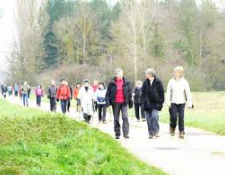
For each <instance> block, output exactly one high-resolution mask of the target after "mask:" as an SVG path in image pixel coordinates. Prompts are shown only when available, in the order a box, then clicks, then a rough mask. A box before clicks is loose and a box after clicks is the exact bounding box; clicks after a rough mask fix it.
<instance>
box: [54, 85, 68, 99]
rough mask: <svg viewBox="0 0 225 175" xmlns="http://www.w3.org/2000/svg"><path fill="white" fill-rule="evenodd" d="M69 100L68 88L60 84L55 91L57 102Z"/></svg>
mask: <svg viewBox="0 0 225 175" xmlns="http://www.w3.org/2000/svg"><path fill="white" fill-rule="evenodd" d="M69 98H70V88H69V87H68V86H67V85H65V84H61V86H60V87H59V88H58V89H57V99H59V100H68V99H69Z"/></svg>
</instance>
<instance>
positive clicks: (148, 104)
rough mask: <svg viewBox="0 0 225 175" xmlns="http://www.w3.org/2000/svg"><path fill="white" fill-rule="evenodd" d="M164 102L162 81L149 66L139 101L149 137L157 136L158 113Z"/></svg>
mask: <svg viewBox="0 0 225 175" xmlns="http://www.w3.org/2000/svg"><path fill="white" fill-rule="evenodd" d="M163 102H164V89H163V85H162V82H161V81H160V80H159V79H158V78H157V77H156V75H155V71H154V70H153V69H151V68H149V69H147V70H146V80H145V81H144V83H143V87H142V94H141V103H142V105H143V107H144V111H145V117H146V120H147V124H148V132H149V138H150V139H152V138H153V136H155V137H159V122H158V121H159V115H158V112H159V111H161V110H162V107H163Z"/></svg>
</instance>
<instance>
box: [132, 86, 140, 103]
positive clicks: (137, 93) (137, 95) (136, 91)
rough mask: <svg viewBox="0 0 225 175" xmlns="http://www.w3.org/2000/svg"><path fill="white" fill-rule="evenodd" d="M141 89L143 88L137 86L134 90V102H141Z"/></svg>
mask: <svg viewBox="0 0 225 175" xmlns="http://www.w3.org/2000/svg"><path fill="white" fill-rule="evenodd" d="M141 91H142V88H139V87H135V88H134V90H133V94H134V104H141Z"/></svg>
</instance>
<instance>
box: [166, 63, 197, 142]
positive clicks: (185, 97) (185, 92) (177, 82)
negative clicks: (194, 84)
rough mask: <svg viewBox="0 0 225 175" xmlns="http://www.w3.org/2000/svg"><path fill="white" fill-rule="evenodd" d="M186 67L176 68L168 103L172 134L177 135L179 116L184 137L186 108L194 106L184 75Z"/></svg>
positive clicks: (169, 90) (180, 131) (170, 84)
mask: <svg viewBox="0 0 225 175" xmlns="http://www.w3.org/2000/svg"><path fill="white" fill-rule="evenodd" d="M183 72H184V68H183V67H182V66H178V67H176V68H175V69H174V76H173V78H172V79H170V81H169V83H168V86H167V93H166V103H167V105H168V107H169V108H170V117H171V118H170V134H171V136H174V135H175V130H176V126H177V118H178V125H179V137H180V138H184V110H185V105H186V104H187V106H188V108H189V109H191V108H193V107H194V106H193V102H192V97H191V91H190V87H189V83H188V81H187V80H186V79H185V78H184V76H183Z"/></svg>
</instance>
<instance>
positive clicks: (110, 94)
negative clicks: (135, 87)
mask: <svg viewBox="0 0 225 175" xmlns="http://www.w3.org/2000/svg"><path fill="white" fill-rule="evenodd" d="M123 82H124V83H123V93H124V100H125V104H126V105H129V107H130V108H132V107H133V101H132V90H131V86H130V82H129V81H128V80H127V79H126V78H123ZM116 92H117V86H116V78H113V79H112V80H111V82H110V83H109V85H108V88H107V92H106V103H107V106H109V105H114V104H115V98H116Z"/></svg>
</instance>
